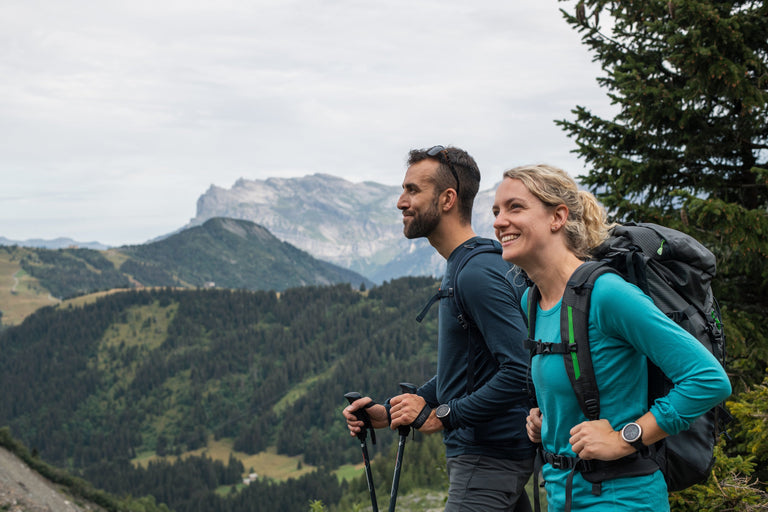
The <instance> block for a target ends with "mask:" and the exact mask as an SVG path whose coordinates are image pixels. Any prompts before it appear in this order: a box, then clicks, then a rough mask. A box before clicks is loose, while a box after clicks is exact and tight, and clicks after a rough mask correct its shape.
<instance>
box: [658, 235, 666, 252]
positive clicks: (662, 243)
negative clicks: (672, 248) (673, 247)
mask: <svg viewBox="0 0 768 512" xmlns="http://www.w3.org/2000/svg"><path fill="white" fill-rule="evenodd" d="M664 242H666V240H664V239H663V238H662V239H661V245H660V246H659V248H658V249H657V250H656V254H658V255H659V256H661V253H663V252H664Z"/></svg>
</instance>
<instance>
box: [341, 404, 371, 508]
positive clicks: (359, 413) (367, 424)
mask: <svg viewBox="0 0 768 512" xmlns="http://www.w3.org/2000/svg"><path fill="white" fill-rule="evenodd" d="M344 398H346V399H347V400H348V401H349V403H350V404H351V403H352V402H354V401H355V400H358V399H360V398H363V396H362V395H361V394H360V393H358V392H357V391H350V392H349V393H347V394H345V395H344ZM352 414H354V415H355V417H356V418H357V419H358V420H360V421H362V422H363V428H362V429H360V433H358V434H357V435H356V437H357V439H358V440H359V441H360V448H361V449H362V451H363V463H365V477H366V479H367V480H368V493H369V494H370V495H371V506H372V507H373V512H379V504H378V502H377V501H376V489H375V488H374V487H373V473H372V472H371V461H370V460H369V458H368V445H367V444H366V442H365V439H366V437H367V434H368V429H369V428H370V429H371V442H373V444H376V434H375V433H374V430H373V425H372V424H371V418H369V417H368V413H367V412H365V409H358V410H356V411H354V412H353V413H352Z"/></svg>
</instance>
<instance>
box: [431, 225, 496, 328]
mask: <svg viewBox="0 0 768 512" xmlns="http://www.w3.org/2000/svg"><path fill="white" fill-rule="evenodd" d="M465 247H467V248H469V249H471V250H470V251H466V252H465V253H464V255H463V256H462V257H461V259H460V260H459V263H458V264H457V265H456V271H455V272H454V274H453V282H452V283H449V285H448V288H447V289H443V288H442V287H441V288H439V289H438V290H437V292H436V293H435V294H434V295H433V296H432V297H430V299H429V301H427V303H426V304H425V305H424V307H423V308H422V310H421V312H420V313H419V314H418V315H417V316H416V321H417V322H421V321H422V320H424V317H425V316H426V315H427V313H428V312H429V309H430V308H431V307H432V305H433V304H434V303H435V302H437V301H438V300H440V299H445V298H448V297H453V300H454V301H455V303H456V308H457V309H458V311H459V314H458V315H457V317H456V319H457V320H458V322H459V325H461V326H462V327H463V328H464V329H468V328H469V322H471V320H472V319H471V317H470V316H469V315H468V314H467V313H466V310H465V309H464V303H463V302H462V300H461V295H460V294H459V293H457V291H456V290H457V288H458V286H457V285H458V282H459V274H460V273H461V270H462V269H463V268H464V267H465V266H466V264H467V262H468V261H469V260H470V259H472V258H474V257H475V256H477V255H478V254H482V253H485V252H495V253H498V254H501V245H499V244H498V242H494V241H493V240H490V239H487V238H479V239H476V240H473V241H471V242H469V243H467V244H465Z"/></svg>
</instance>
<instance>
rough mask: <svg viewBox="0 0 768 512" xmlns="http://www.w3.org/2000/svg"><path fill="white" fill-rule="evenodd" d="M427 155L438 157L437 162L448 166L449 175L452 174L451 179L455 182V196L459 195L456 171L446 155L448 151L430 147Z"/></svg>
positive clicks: (443, 147) (441, 147) (440, 147)
mask: <svg viewBox="0 0 768 512" xmlns="http://www.w3.org/2000/svg"><path fill="white" fill-rule="evenodd" d="M427 155H428V156H431V157H432V158H434V157H436V156H438V155H440V158H438V160H440V161H441V162H443V163H445V164H446V165H447V166H448V169H449V170H450V171H451V174H453V178H454V179H455V180H456V195H459V175H458V173H457V172H456V169H455V168H454V167H453V161H452V160H451V157H450V155H449V154H448V150H446V149H445V146H432V147H431V148H429V149H428V150H427Z"/></svg>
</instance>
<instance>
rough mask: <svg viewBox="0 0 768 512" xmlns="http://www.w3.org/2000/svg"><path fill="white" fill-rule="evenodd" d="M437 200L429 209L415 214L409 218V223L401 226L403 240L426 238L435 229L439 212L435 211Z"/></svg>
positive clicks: (438, 220)
mask: <svg viewBox="0 0 768 512" xmlns="http://www.w3.org/2000/svg"><path fill="white" fill-rule="evenodd" d="M437 204H438V203H437V198H435V201H434V202H433V203H432V205H431V206H430V208H429V209H428V210H427V211H425V212H423V213H416V214H415V215H414V216H413V217H411V222H409V223H408V224H406V225H405V226H403V234H404V235H405V238H408V239H411V240H412V239H414V238H426V237H428V236H429V235H430V234H432V232H433V231H434V230H435V228H437V225H438V224H440V212H439V211H438V209H437Z"/></svg>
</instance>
